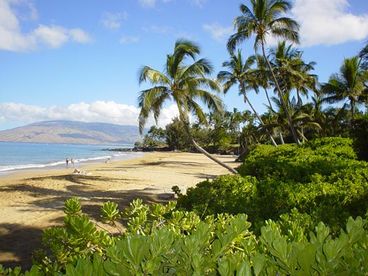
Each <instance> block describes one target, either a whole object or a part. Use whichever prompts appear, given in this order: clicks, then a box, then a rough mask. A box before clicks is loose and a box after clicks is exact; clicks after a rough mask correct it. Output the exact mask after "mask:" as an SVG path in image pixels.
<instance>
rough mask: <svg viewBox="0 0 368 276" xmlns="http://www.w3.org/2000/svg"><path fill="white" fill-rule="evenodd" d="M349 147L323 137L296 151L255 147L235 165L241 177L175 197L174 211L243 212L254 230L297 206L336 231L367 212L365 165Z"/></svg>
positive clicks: (367, 173) (346, 142)
mask: <svg viewBox="0 0 368 276" xmlns="http://www.w3.org/2000/svg"><path fill="white" fill-rule="evenodd" d="M351 143H352V142H351V140H349V139H343V138H327V139H326V138H325V139H317V140H315V141H311V142H309V143H306V144H305V145H303V146H301V147H297V146H295V145H284V146H279V147H277V148H276V147H273V146H258V147H257V148H256V149H255V150H254V151H252V152H251V153H250V154H249V155H248V157H247V158H246V160H245V161H244V164H243V165H242V166H241V167H240V169H239V171H240V173H241V174H242V175H243V176H239V175H236V176H223V177H218V178H216V179H214V180H213V181H204V182H201V183H199V184H197V186H196V187H194V188H190V189H188V191H187V194H186V195H178V207H180V208H184V209H186V210H194V211H195V212H197V213H198V214H199V215H210V214H220V213H223V212H226V213H230V214H238V213H246V214H248V216H249V220H250V221H251V222H252V223H253V224H254V226H253V230H254V231H256V232H257V231H259V228H260V226H261V225H262V223H263V221H264V220H267V219H273V220H276V219H278V217H279V216H280V215H282V214H289V212H290V211H291V210H292V209H294V208H297V209H298V210H299V211H300V212H301V213H303V214H308V215H309V216H311V218H312V220H313V221H314V222H315V223H317V222H319V221H323V222H325V223H326V224H327V225H329V226H330V227H331V228H332V230H333V231H338V229H340V227H342V226H343V224H344V223H345V221H346V219H347V218H348V217H349V216H358V215H364V213H365V211H366V210H367V209H368V163H366V162H362V161H357V160H355V158H356V155H355V153H354V151H353V149H352V147H351ZM335 149H336V150H335Z"/></svg>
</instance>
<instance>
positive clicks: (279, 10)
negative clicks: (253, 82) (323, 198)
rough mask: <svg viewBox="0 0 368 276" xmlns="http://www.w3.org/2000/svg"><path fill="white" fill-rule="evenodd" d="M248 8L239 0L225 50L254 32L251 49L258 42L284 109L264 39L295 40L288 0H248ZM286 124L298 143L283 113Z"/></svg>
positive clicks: (296, 40) (285, 107)
mask: <svg viewBox="0 0 368 276" xmlns="http://www.w3.org/2000/svg"><path fill="white" fill-rule="evenodd" d="M250 2H251V8H249V7H248V6H246V5H244V4H242V5H240V11H241V13H242V15H240V16H238V17H237V18H235V21H234V26H235V28H236V33H235V34H233V35H231V37H230V39H229V41H228V44H227V46H228V50H229V51H230V52H233V51H234V50H235V48H236V46H237V45H238V44H239V43H241V42H243V41H244V40H246V39H249V38H250V37H251V36H252V35H253V34H254V35H255V41H254V49H255V51H256V52H257V49H258V47H259V46H261V49H262V54H263V57H264V59H265V61H266V63H267V66H268V68H269V70H270V72H271V76H272V79H273V81H274V84H275V87H276V90H277V92H278V95H279V99H280V101H281V102H282V105H283V107H284V109H285V110H287V106H286V102H285V100H284V97H283V92H282V90H281V88H280V85H279V82H278V80H277V79H276V75H275V73H274V71H273V68H272V65H271V63H270V62H269V60H268V58H267V55H266V49H265V46H266V39H267V38H269V37H271V36H272V37H275V38H282V39H284V40H288V41H291V42H295V43H298V42H299V35H298V30H299V24H298V23H297V22H296V21H294V20H293V19H291V18H289V17H286V16H284V15H283V14H284V13H286V12H287V11H289V10H290V9H291V3H290V1H289V0H250ZM287 119H288V125H289V128H290V130H291V133H292V135H293V138H294V140H295V142H296V143H297V144H300V142H299V140H298V136H297V134H296V131H295V129H294V126H293V124H292V120H291V116H290V114H288V113H287Z"/></svg>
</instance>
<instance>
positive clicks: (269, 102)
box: [263, 87, 275, 112]
mask: <svg viewBox="0 0 368 276" xmlns="http://www.w3.org/2000/svg"><path fill="white" fill-rule="evenodd" d="M263 90H264V92H265V94H266V97H267V101H268V104H269V105H270V108H271V111H272V112H275V110H274V109H273V106H272V103H271V101H270V97H269V95H268V92H267V89H266V88H264V87H263Z"/></svg>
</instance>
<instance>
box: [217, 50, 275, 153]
mask: <svg viewBox="0 0 368 276" xmlns="http://www.w3.org/2000/svg"><path fill="white" fill-rule="evenodd" d="M255 61H256V58H255V56H250V57H249V58H248V59H247V60H246V61H243V57H242V54H241V51H240V50H238V52H237V54H236V55H234V54H232V55H231V58H230V61H225V62H224V63H223V67H226V68H228V69H229V71H221V72H219V73H218V75H217V78H218V79H219V80H220V81H221V82H224V85H223V86H224V93H225V94H226V93H227V92H228V91H229V89H230V88H231V87H232V86H233V85H235V84H236V83H237V84H238V85H239V94H240V95H242V96H243V98H244V103H245V104H247V103H248V104H249V106H250V108H251V109H252V111H253V113H254V115H255V116H256V117H257V119H258V121H259V122H260V123H261V125H263V121H262V118H261V117H260V116H259V115H258V113H257V111H256V110H255V108H254V106H253V105H252V103H251V102H250V100H249V98H248V96H247V90H250V89H254V90H255V87H256V86H257V84H256V82H255V79H256V75H255V74H253V73H254V70H252V69H251V66H252V65H253V64H254V63H255ZM268 135H269V137H270V139H271V142H272V144H273V145H274V146H277V143H276V142H275V140H274V139H273V137H272V135H271V133H270V132H268Z"/></svg>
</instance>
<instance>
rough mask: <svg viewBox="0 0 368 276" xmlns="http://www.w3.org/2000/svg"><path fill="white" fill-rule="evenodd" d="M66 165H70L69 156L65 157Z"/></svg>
mask: <svg viewBox="0 0 368 276" xmlns="http://www.w3.org/2000/svg"><path fill="white" fill-rule="evenodd" d="M65 164H66V167H69V158H67V159H65Z"/></svg>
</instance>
